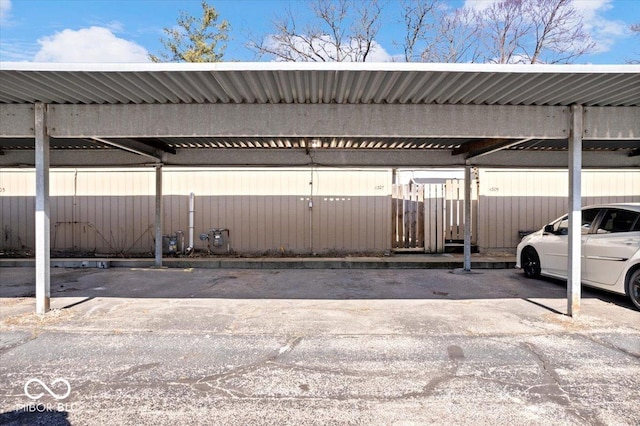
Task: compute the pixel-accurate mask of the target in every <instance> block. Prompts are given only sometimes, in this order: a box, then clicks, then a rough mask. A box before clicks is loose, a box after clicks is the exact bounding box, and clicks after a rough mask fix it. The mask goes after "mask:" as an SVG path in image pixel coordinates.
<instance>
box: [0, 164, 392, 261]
mask: <svg viewBox="0 0 640 426" xmlns="http://www.w3.org/2000/svg"><path fill="white" fill-rule="evenodd" d="M163 174H164V176H163V193H164V197H163V201H164V233H166V234H169V233H173V232H175V231H177V230H183V231H185V235H186V234H187V231H188V205H189V193H191V192H194V193H195V196H196V214H195V218H196V220H195V233H196V241H195V243H196V247H197V248H206V243H203V242H201V241H199V239H198V238H197V236H198V235H199V234H200V233H202V232H206V231H207V230H209V229H211V228H221V227H223V228H229V229H230V233H231V245H232V248H233V249H234V250H235V251H237V252H265V251H269V250H274V251H286V252H299V253H304V252H309V251H311V250H313V251H315V252H327V251H348V252H357V251H382V250H388V249H389V248H390V244H391V205H390V191H391V171H390V170H364V171H361V170H334V169H331V170H325V169H321V170H314V171H313V176H312V175H311V170H308V169H307V170H282V169H248V170H247V169H245V170H231V169H218V170H209V169H165V171H164V173H163ZM154 179H155V177H154V172H153V170H150V169H133V170H131V169H130V170H113V169H105V170H86V169H82V170H69V169H63V170H60V169H59V170H53V171H52V172H51V247H52V250H54V251H76V252H78V251H81V252H96V253H123V254H132V253H140V252H151V251H152V250H153V237H154V236H153V223H154V192H155V180H154ZM311 181H312V182H313V185H310V182H311ZM0 188H2V189H0V230H1V235H0V236H1V237H2V238H1V240H0V249H32V248H33V244H34V241H35V236H34V234H33V223H34V220H35V219H34V193H35V176H34V172H33V171H32V170H30V171H23V170H7V169H5V170H1V171H0ZM310 201H313V205H312V208H309V202H310ZM312 227H313V229H314V232H313V233H312V232H310V229H312Z"/></svg>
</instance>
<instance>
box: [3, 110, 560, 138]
mask: <svg viewBox="0 0 640 426" xmlns="http://www.w3.org/2000/svg"><path fill="white" fill-rule="evenodd" d="M51 120H52V122H53V123H55V126H53V125H52V133H51V136H52V137H64V138H66V137H69V138H78V137H81V138H85V137H88V138H91V137H96V136H97V137H101V138H142V137H165V138H167V137H264V136H267V137H340V136H352V137H417V138H419V137H434V138H435V137H443V138H507V139H523V138H539V139H566V138H567V137H568V134H569V128H568V126H569V109H568V108H567V107H562V106H515V105H433V104H428V105H424V104H366V105H361V104H358V105H354V104H275V105H271V104H270V105H261V104H118V105H95V104H92V105H56V106H55V107H53V108H52V111H51ZM0 136H1V135H0Z"/></svg>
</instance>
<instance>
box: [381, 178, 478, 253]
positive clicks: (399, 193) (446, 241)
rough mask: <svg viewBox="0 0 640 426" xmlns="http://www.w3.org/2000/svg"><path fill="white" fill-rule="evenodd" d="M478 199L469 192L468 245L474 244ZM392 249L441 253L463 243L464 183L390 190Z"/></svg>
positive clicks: (454, 181)
mask: <svg viewBox="0 0 640 426" xmlns="http://www.w3.org/2000/svg"><path fill="white" fill-rule="evenodd" d="M477 207H478V196H477V184H476V181H473V182H472V191H471V243H472V244H475V241H476V238H477V235H478V227H477V222H478V221H477V211H478V209H477ZM391 215H392V220H393V223H392V228H391V229H392V232H393V235H392V248H393V250H394V251H396V252H403V251H416V252H425V253H444V252H445V249H446V247H447V246H451V247H455V246H458V245H461V244H462V242H463V240H464V180H462V179H447V180H445V181H443V183H425V184H417V183H413V182H412V183H409V184H395V185H393V189H392V205H391Z"/></svg>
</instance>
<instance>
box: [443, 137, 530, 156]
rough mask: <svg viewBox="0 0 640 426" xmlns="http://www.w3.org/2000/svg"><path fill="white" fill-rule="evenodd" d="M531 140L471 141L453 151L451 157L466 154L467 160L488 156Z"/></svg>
mask: <svg viewBox="0 0 640 426" xmlns="http://www.w3.org/2000/svg"><path fill="white" fill-rule="evenodd" d="M531 139H532V138H525V139H518V140H515V141H514V140H505V139H483V140H479V141H473V142H469V143H466V144H464V145H462V146H460V148H457V149H454V150H453V151H452V152H451V155H459V154H464V153H467V156H466V159H467V160H469V159H471V158H474V157H480V156H483V155H489V154H492V153H494V152H498V151H501V150H503V149H507V148H512V147H514V146H518V145H520V144H521V143H525V142H527V141H530V140H531Z"/></svg>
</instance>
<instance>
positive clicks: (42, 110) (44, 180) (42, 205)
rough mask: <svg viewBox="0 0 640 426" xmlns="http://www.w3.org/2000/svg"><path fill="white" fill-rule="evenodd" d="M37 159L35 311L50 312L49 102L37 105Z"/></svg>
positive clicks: (35, 112) (35, 128)
mask: <svg viewBox="0 0 640 426" xmlns="http://www.w3.org/2000/svg"><path fill="white" fill-rule="evenodd" d="M34 116H35V127H34V130H35V139H36V149H35V156H36V158H35V160H36V223H35V227H36V228H35V231H36V313H37V314H39V315H42V314H45V313H47V312H49V309H50V302H51V300H50V299H51V269H50V266H51V252H50V247H51V246H50V226H51V224H50V220H49V133H48V131H47V105H45V104H43V103H37V104H35V105H34Z"/></svg>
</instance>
